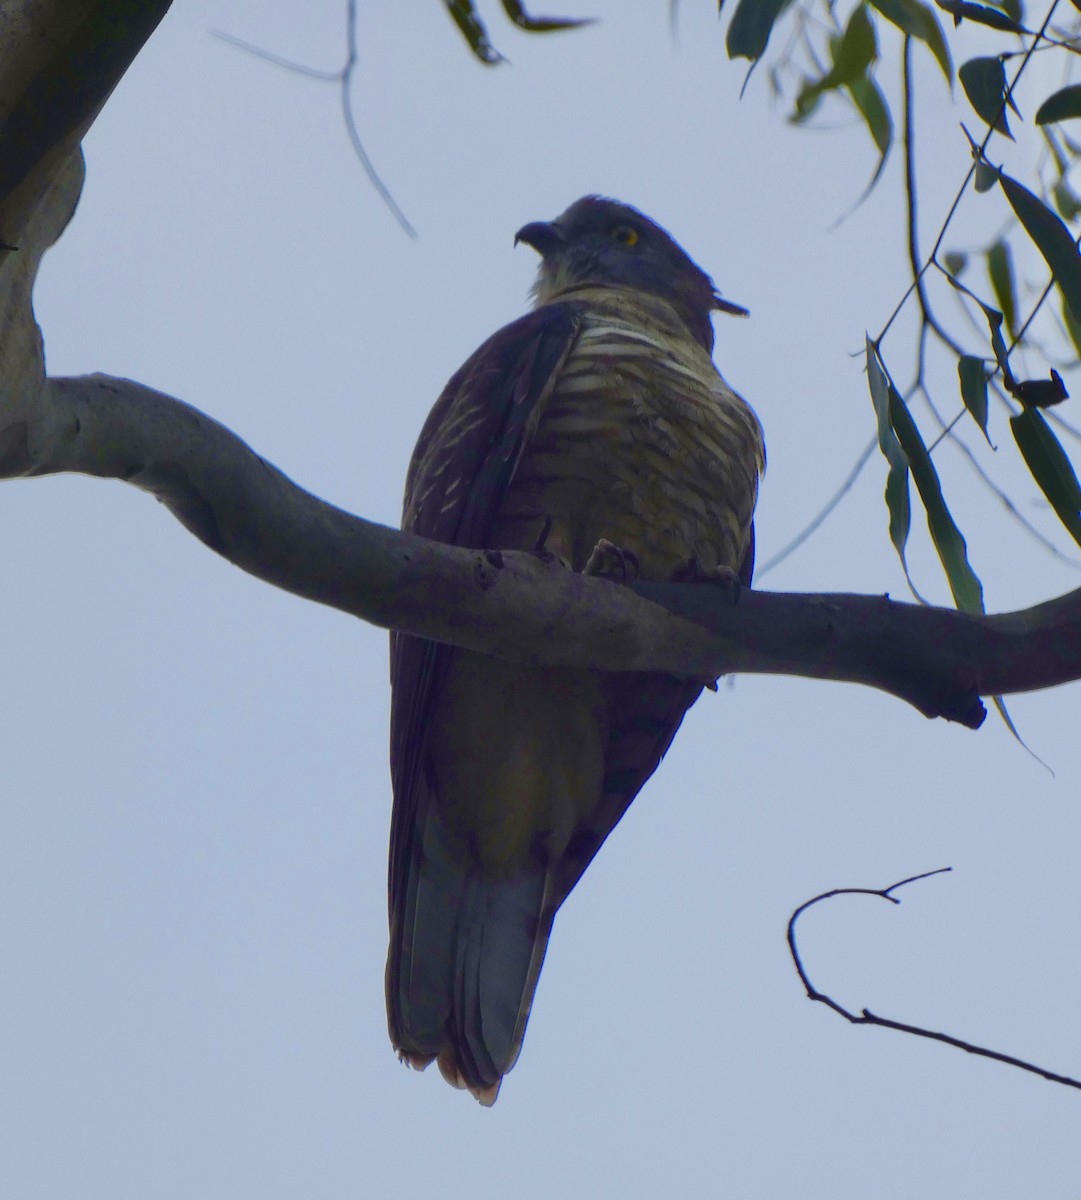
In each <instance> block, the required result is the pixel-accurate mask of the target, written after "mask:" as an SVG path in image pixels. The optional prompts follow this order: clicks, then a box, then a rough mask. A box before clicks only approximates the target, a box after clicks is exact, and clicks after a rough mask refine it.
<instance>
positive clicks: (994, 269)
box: [987, 239, 1017, 337]
mask: <svg viewBox="0 0 1081 1200" xmlns="http://www.w3.org/2000/svg"><path fill="white" fill-rule="evenodd" d="M987 274H988V275H990V277H991V287H992V288H993V289H994V292H995V299H996V300H997V301H998V306H999V308H1001V309H1002V315H1003V317H1005V318H1006V328H1007V329H1008V330H1009V331H1010V336H1011V337H1012V336H1014V331H1015V330H1016V329H1017V301H1016V298H1015V297H1016V293H1015V290H1014V282H1013V263H1012V261H1011V258H1010V247H1009V245H1008V244H1007V243H1006V242H1004V241H1002V240H1001V239H1000V240H999V241H997V242H995V244H994V245H993V246H992V247H991V249H990V250H988V251H987Z"/></svg>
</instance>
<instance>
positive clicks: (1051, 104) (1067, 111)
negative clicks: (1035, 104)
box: [1036, 83, 1081, 125]
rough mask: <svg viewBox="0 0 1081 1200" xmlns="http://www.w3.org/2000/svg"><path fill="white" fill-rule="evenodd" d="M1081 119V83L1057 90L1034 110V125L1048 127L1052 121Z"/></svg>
mask: <svg viewBox="0 0 1081 1200" xmlns="http://www.w3.org/2000/svg"><path fill="white" fill-rule="evenodd" d="M1071 117H1081V83H1074V84H1071V85H1070V86H1069V87H1064V88H1059V90H1058V91H1057V92H1052V94H1051V95H1050V96H1048V97H1047V99H1046V100H1045V101H1044V102H1043V103H1042V104H1041V105H1040V107H1039V108H1038V109H1037V110H1036V124H1037V125H1050V124H1051V123H1052V122H1053V121H1067V120H1069V119H1070V118H1071Z"/></svg>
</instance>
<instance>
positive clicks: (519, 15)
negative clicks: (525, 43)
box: [502, 0, 595, 33]
mask: <svg viewBox="0 0 1081 1200" xmlns="http://www.w3.org/2000/svg"><path fill="white" fill-rule="evenodd" d="M502 4H503V11H504V12H505V13H506V14H507V16H508V17H510V19H511V20H512V21H513V22H514V23H515V25H517V26H518V28H519V29H524V30H525V31H526V32H527V33H558V32H559V31H560V30H562V29H577V28H578V27H579V26H580V25H592V24H593V23H594V20H595V18H593V17H531V16H530V15H529V13H527V12H526V11H525V8H524V7H523V6H522V4H521V3H520V2H519V0H502Z"/></svg>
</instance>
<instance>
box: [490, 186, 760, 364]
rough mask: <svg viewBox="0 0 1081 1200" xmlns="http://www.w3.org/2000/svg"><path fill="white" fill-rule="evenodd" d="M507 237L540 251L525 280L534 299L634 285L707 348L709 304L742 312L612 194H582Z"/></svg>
mask: <svg viewBox="0 0 1081 1200" xmlns="http://www.w3.org/2000/svg"><path fill="white" fill-rule="evenodd" d="M514 241H515V244H516V245H517V243H518V242H525V243H526V244H527V245H529V246H532V247H533V249H534V250H536V251H537V252H538V253H539V254H540V256H541V265H540V271H539V272H538V275H537V282H536V284H535V285H534V287H533V294H534V295H535V296H536V298H537V303H538V304H545V303H547V301H549V300H550V299H552V298H553V297H554V296H555V295H556V294H557V293H559V292H563V291H565V290H566V289H568V288H573V287H583V286H588V285H591V284H593V285H601V286H607V287H616V288H637V289H639V290H640V291H643V292H649V293H651V294H652V295H655V296H660V297H662V298H663V299H664V300H667V301H668V303H669V304H671V305H672V307H673V308H674V309H675V310H676V311H677V312H678V313H679V315H680V316H681V317H682V318H683V320H684V321H685V322H686V324H687V327H688V329H689V330H690V331H691V333H692V334H693V335H694V337H695V338H696V339H697V340H698V341H699V342H701V344H702V345H703V346H704V347H705V348H706V350H707V351H709V350H712V349H713V326H712V325H711V324H710V319H709V316H710V313H711V312H712V311H713V310H714V309H718V310H720V311H721V312H728V313H733V314H736V315H738V316H744V317H745V316H746V315H747V310H746V309H745V308H741V307H740V306H739V305H738V304H731V303H730V302H729V301H727V300H724V299H722V297H721V296H720V294H719V293H718V292H717V289H716V288H715V287H714V286H713V280H712V279H710V277H709V276H708V275H707V274H706V273H705V271H703V270H702V268H701V267H699V266H698V265H697V264H696V263H695V262H693V261H692V260H691V258H690V257H689V255H687V254H686V252H685V251H684V250H683V248H682V247H681V246H680V245H679V243H678V242H676V241H675V240H674V239H673V238H671V237H670V236H669V235H668V234H667V233H665V231H664V230H663V229H662V228H661V227H660V226H659V225H658V224H657V223H656V222H655V221H651V220H650V219H649V217H647V216H645V215H644V214H643V213H640V212H639V211H638V210H637V209H636V208H631V206H630V205H629V204H620V203H619V202H618V201H617V200H608V199H606V198H605V197H603V196H583V197H582V199H581V200H576V201H575V202H574V203H573V204H572V205H571V206H570V208H568V209H567V211H566V212H565V213H563V214H561V215H560V216H558V217H556V219H555V220H554V221H533V222H532V223H531V224H529V225H523V226H522V228H521V229H519V230H518V232H517V233H516V234H515V235H514Z"/></svg>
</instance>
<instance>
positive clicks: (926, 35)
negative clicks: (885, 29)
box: [870, 0, 953, 83]
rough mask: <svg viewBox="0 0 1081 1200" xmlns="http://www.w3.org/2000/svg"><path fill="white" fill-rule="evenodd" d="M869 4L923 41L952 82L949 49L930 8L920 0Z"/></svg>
mask: <svg viewBox="0 0 1081 1200" xmlns="http://www.w3.org/2000/svg"><path fill="white" fill-rule="evenodd" d="M870 2H871V4H872V5H873V6H874V7H875V8H877V9H878V11H879V12H880V13H881V14H882V15H883V16H884V17H885V18H886V20H887V21H889V22H890V23H891V24H892V25H896V26H897V28H898V29H900V30H901V31H902V33H907V34H908V35H909V37H914V38H917V39H919V41H921V42H925V43H926V44H927V46H928V47H929V49H930V51H931V53H932V54H933V55H934V56H935V58H936V59H937V60H938V65H939V66H940V67H941V68H942V74H943V75H945V76H946V79H947V80H948V81H949V82H950V83H952V82H953V63H952V62H951V61H950V49H949V47H948V46H947V45H946V38H945V36H944V34H943V33H942V26H941V25H940V24H939V23H938V17H936V16H935V14H934V12H933V10H932V9H930V8H928V6H927V5H926V4H923V3H922V2H921V0H870Z"/></svg>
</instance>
